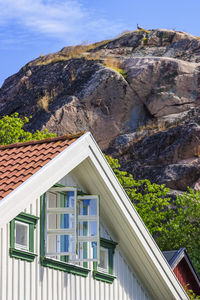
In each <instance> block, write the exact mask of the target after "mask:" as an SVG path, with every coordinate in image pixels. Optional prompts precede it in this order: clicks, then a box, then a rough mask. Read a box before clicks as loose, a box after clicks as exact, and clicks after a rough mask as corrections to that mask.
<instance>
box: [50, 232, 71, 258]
mask: <svg viewBox="0 0 200 300" xmlns="http://www.w3.org/2000/svg"><path fill="white" fill-rule="evenodd" d="M75 251H76V244H75V237H74V236H72V235H49V236H48V239H47V255H53V254H59V253H70V252H74V253H75Z"/></svg>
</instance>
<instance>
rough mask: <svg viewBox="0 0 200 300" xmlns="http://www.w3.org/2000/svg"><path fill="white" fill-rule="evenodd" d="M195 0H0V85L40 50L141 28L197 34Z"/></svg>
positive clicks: (198, 6)
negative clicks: (137, 27) (138, 25)
mask: <svg viewBox="0 0 200 300" xmlns="http://www.w3.org/2000/svg"><path fill="white" fill-rule="evenodd" d="M199 11H200V1H199V0H190V1H188V0H187V1H186V0H182V1H180V0H168V1H165V0H163V1H158V0H143V1H140V0H137V1H136V0H124V1H122V0H120V1H118V0H115V1H114V0H101V1H98V0H93V1H92V0H85V1H84V0H69V1H68V0H6V1H5V0H0V86H1V85H2V84H3V81H4V80H5V79H6V78H7V77H8V76H10V75H12V74H14V73H16V72H17V71H19V69H20V68H21V67H22V66H23V65H24V64H26V63H27V62H29V61H30V60H32V59H35V58H36V57H38V56H39V55H40V54H47V53H51V52H56V51H58V50H60V49H61V48H63V47H65V46H67V45H72V44H80V43H82V42H88V43H90V42H95V41H100V40H103V39H107V38H113V37H115V36H117V35H119V34H120V33H122V32H123V31H126V30H134V29H136V24H137V23H139V24H140V25H141V26H142V27H144V28H147V29H151V28H166V29H175V30H181V31H187V32H189V33H191V34H193V35H196V36H200V26H199V25H200V24H199V23H200V21H199Z"/></svg>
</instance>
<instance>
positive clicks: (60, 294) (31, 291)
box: [0, 175, 158, 300]
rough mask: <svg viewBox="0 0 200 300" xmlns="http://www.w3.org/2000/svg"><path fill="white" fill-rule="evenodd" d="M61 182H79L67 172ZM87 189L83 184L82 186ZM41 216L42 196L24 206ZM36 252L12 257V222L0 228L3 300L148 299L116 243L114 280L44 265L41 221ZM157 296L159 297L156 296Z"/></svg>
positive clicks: (103, 233) (0, 295) (105, 231)
mask: <svg viewBox="0 0 200 300" xmlns="http://www.w3.org/2000/svg"><path fill="white" fill-rule="evenodd" d="M60 183H61V184H64V185H68V186H77V185H78V184H79V183H78V182H77V181H76V179H75V178H73V177H71V176H69V175H68V176H65V178H63V179H62V180H61V181H60ZM80 188H81V190H83V191H84V188H83V187H80ZM24 211H25V212H27V213H30V214H33V215H36V216H40V200H39V199H37V200H35V201H34V202H33V203H32V204H31V205H30V206H29V207H28V208H26V209H25V210H24ZM34 234H35V253H37V254H38V257H37V258H36V259H35V260H34V262H32V263H29V262H25V261H22V260H18V259H14V258H10V256H9V246H10V226H9V223H8V224H6V225H5V226H4V227H3V228H1V230H0V300H147V299H150V297H149V296H148V295H147V292H146V291H145V288H144V287H143V286H142V284H141V283H140V281H139V279H138V276H137V274H136V273H135V272H134V270H132V269H130V267H129V264H128V263H127V261H126V258H125V257H124V256H123V253H121V251H120V244H119V245H118V246H117V248H116V250H115V255H114V275H115V276H116V277H117V278H116V279H115V280H114V282H113V284H107V283H104V282H100V281H96V280H94V279H93V278H92V264H90V266H89V267H90V269H91V272H90V273H89V275H88V277H87V278H84V277H81V276H75V275H71V274H68V273H65V272H61V271H57V270H53V269H49V268H45V267H42V266H41V265H40V262H39V253H40V222H38V224H37V228H36V230H35V233H34ZM110 235H111V236H112V233H111V232H109V229H108V228H106V226H105V224H101V236H102V237H104V238H109V237H110ZM156 300H158V299H156Z"/></svg>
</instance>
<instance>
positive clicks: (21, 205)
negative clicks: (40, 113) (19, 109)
mask: <svg viewBox="0 0 200 300" xmlns="http://www.w3.org/2000/svg"><path fill="white" fill-rule="evenodd" d="M147 299H148V300H150V299H155V300H164V299H166V300H170V299H174V300H178V299H188V298H187V295H186V294H185V292H184V290H183V288H182V286H181V285H180V283H179V282H178V280H177V279H176V277H175V275H174V274H173V272H172V270H171V269H170V267H169V265H168V263H167V262H166V260H165V258H164V257H163V255H162V253H161V252H160V250H159V249H158V247H157V245H156V243H155V242H154V240H153V239H152V237H151V235H150V234H149V232H148V230H147V229H146V227H145V225H144V224H143V222H142V220H141V219H140V217H139V215H138V214H137V212H136V210H135V209H134V207H133V206H132V204H131V202H130V200H129V199H128V197H127V195H126V193H125V192H124V190H123V188H122V187H121V185H120V184H119V182H118V180H117V179H116V177H115V175H114V173H113V171H112V170H111V168H110V167H109V165H108V163H107V161H106V160H105V158H104V156H103V154H102V153H101V151H100V149H99V148H98V146H97V144H96V142H95V141H94V139H93V137H92V136H91V134H90V133H86V134H84V135H82V136H80V137H79V138H78V137H72V136H71V137H69V136H68V137H66V136H65V137H60V138H52V139H47V140H43V141H32V142H28V143H22V144H15V145H9V146H5V147H0V300H147Z"/></svg>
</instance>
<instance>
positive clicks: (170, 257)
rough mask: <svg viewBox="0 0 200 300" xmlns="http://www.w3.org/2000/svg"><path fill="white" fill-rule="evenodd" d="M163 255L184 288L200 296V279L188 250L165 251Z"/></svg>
mask: <svg viewBox="0 0 200 300" xmlns="http://www.w3.org/2000/svg"><path fill="white" fill-rule="evenodd" d="M163 254H164V256H165V258H166V260H167V261H168V263H169V265H170V266H171V268H172V270H173V271H174V273H175V274H176V277H177V278H178V280H179V281H180V283H181V284H182V286H183V287H184V288H186V286H187V288H188V289H192V290H193V292H194V293H195V294H196V295H200V279H199V277H198V274H197V272H196V271H195V269H194V266H193V264H192V262H191V260H190V258H189V255H188V254H187V250H186V248H181V249H179V250H172V251H163Z"/></svg>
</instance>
